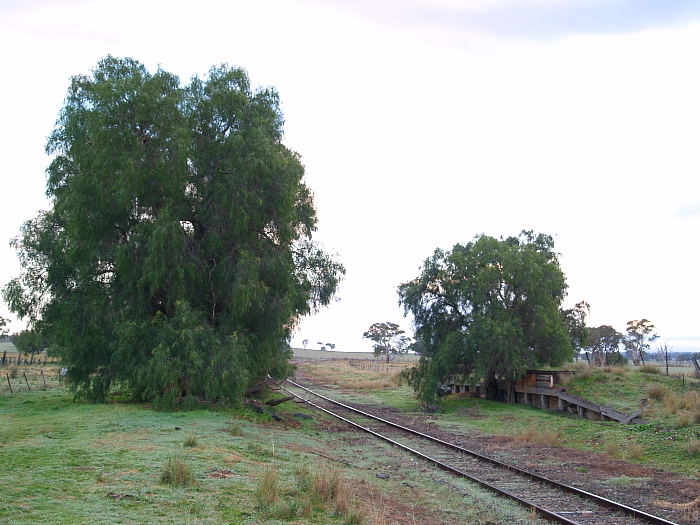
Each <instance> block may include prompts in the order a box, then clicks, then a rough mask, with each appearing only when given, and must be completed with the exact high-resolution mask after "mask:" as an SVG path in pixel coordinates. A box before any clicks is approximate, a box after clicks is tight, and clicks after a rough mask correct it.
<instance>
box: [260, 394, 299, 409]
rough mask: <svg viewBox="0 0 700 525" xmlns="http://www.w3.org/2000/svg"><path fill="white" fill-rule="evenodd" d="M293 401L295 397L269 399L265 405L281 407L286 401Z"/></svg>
mask: <svg viewBox="0 0 700 525" xmlns="http://www.w3.org/2000/svg"><path fill="white" fill-rule="evenodd" d="M292 399H294V396H286V397H278V398H276V399H269V400H268V401H265V404H266V405H269V406H271V407H276V406H277V405H280V404H282V403H284V402H286V401H291V400H292Z"/></svg>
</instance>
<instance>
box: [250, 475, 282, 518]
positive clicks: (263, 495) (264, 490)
mask: <svg viewBox="0 0 700 525" xmlns="http://www.w3.org/2000/svg"><path fill="white" fill-rule="evenodd" d="M278 497H279V472H278V471H277V467H275V466H274V465H270V466H269V467H267V468H266V469H265V470H264V471H263V474H262V477H261V478H260V480H258V484H257V486H256V488H255V499H256V500H257V502H258V507H260V508H261V509H267V510H269V509H271V508H272V507H273V505H275V503H277V499H278Z"/></svg>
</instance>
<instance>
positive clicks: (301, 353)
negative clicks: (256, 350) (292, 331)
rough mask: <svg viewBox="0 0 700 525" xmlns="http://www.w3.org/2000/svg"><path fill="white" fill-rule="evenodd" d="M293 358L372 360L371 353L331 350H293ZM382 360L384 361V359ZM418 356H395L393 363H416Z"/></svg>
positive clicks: (372, 354)
mask: <svg viewBox="0 0 700 525" xmlns="http://www.w3.org/2000/svg"><path fill="white" fill-rule="evenodd" d="M292 350H293V351H294V357H295V358H297V359H370V360H374V359H375V356H374V353H372V352H336V351H332V350H311V349H308V350H305V349H303V348H293V349H292ZM383 359H386V357H384V358H383ZM418 359H420V356H418V355H416V354H401V355H395V356H394V361H395V362H406V361H408V362H413V361H418Z"/></svg>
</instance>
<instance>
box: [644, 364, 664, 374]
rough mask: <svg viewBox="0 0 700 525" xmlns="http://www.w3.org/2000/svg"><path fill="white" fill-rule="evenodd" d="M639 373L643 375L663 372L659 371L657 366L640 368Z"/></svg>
mask: <svg viewBox="0 0 700 525" xmlns="http://www.w3.org/2000/svg"><path fill="white" fill-rule="evenodd" d="M639 372H640V373H642V374H657V375H658V374H660V373H661V370H659V367H658V366H655V365H642V366H641V367H640V368H639Z"/></svg>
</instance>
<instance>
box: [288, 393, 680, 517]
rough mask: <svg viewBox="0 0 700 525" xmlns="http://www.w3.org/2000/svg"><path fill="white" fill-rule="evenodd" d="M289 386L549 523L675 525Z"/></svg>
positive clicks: (306, 398)
mask: <svg viewBox="0 0 700 525" xmlns="http://www.w3.org/2000/svg"><path fill="white" fill-rule="evenodd" d="M287 383H288V385H289V387H291V388H288V387H283V388H285V390H286V391H287V392H289V393H290V394H291V395H294V396H296V397H298V398H300V399H302V400H304V401H305V402H306V403H308V404H309V405H311V406H313V407H314V408H315V409H317V410H320V411H322V412H324V413H326V414H328V415H330V416H332V417H334V418H337V419H339V420H341V421H344V422H346V423H347V424H349V425H351V426H353V427H355V428H357V429H360V430H362V431H364V432H367V433H369V434H371V435H373V436H375V437H377V438H379V439H382V440H384V441H386V442H389V443H391V444H392V445H394V446H397V447H400V448H402V449H403V450H405V451H407V452H409V453H411V454H413V455H414V456H417V457H419V458H421V459H422V460H424V461H427V462H430V463H432V464H434V465H436V466H437V467H439V468H440V469H442V470H444V471H447V472H449V473H451V474H453V475H455V476H459V477H463V478H467V479H469V480H471V481H473V482H475V483H477V484H479V485H481V486H483V487H485V488H487V489H488V490H490V491H493V492H495V493H497V494H499V495H501V496H504V497H507V498H510V499H513V500H515V501H516V502H518V503H520V504H521V505H523V506H525V507H526V508H528V509H531V510H533V511H534V512H536V513H537V515H538V516H540V517H542V518H544V519H546V520H548V521H551V522H554V523H562V524H569V525H593V524H595V525H640V524H656V525H662V524H663V525H676V524H675V523H674V522H672V521H668V520H666V519H664V518H662V517H659V516H654V515H652V514H648V513H646V512H644V511H642V510H639V509H635V508H632V507H629V506H627V505H624V504H622V503H619V502H616V501H612V500H610V499H607V498H604V497H601V496H598V495H596V494H593V493H590V492H587V491H584V490H581V489H578V488H576V487H572V486H570V485H565V484H562V483H558V482H556V481H553V480H551V479H548V478H546V477H543V476H540V475H538V474H536V473H533V472H529V471H526V470H523V469H521V468H518V467H515V466H512V465H508V464H506V463H503V462H501V461H499V460H496V459H493V458H490V457H487V456H484V455H482V454H479V453H477V452H474V451H471V450H467V449H465V448H463V447H461V446H459V445H456V444H453V443H448V442H446V441H444V440H442V439H439V438H437V437H434V436H431V435H428V434H426V433H423V432H420V431H417V430H415V429H411V428H408V427H406V426H403V425H400V424H398V423H395V422H392V421H389V420H387V419H385V418H381V417H378V416H376V415H373V414H370V413H368V412H367V411H364V410H360V409H358V408H356V407H353V406H351V405H348V404H346V403H341V402H339V401H336V400H333V399H330V398H328V397H326V396H324V395H321V394H319V393H317V392H314V391H313V390H311V389H309V388H307V387H305V386H303V385H301V384H299V383H296V382H294V381H291V380H288V381H287ZM300 392H301V393H300Z"/></svg>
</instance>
